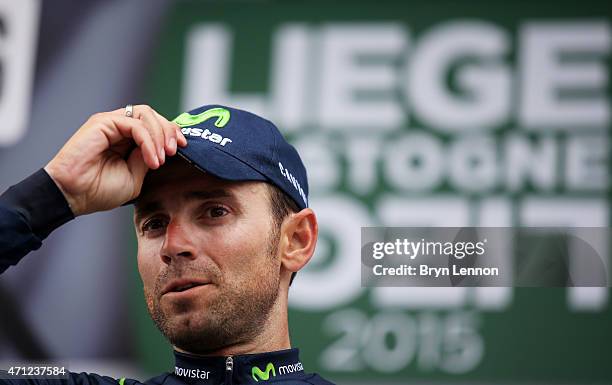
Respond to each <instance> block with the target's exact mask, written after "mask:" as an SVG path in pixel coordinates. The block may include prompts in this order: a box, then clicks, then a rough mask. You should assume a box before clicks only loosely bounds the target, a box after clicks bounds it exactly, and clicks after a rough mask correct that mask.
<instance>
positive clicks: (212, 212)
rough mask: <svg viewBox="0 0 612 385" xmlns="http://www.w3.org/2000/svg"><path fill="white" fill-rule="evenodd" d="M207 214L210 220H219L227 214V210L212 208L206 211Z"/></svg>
mask: <svg viewBox="0 0 612 385" xmlns="http://www.w3.org/2000/svg"><path fill="white" fill-rule="evenodd" d="M208 214H209V215H210V216H211V217H212V218H219V217H223V216H225V215H227V214H229V210H228V209H226V208H225V207H223V206H214V207H211V208H210V209H208Z"/></svg>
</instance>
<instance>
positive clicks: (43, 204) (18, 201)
mask: <svg viewBox="0 0 612 385" xmlns="http://www.w3.org/2000/svg"><path fill="white" fill-rule="evenodd" d="M73 218H74V215H73V214H72V211H71V210H70V207H69V206H68V203H67V202H66V199H65V198H64V195H63V194H62V192H61V191H60V190H59V189H58V188H57V186H56V184H55V183H54V182H53V180H52V179H51V177H49V175H48V174H47V173H46V172H45V171H44V170H42V169H41V170H39V171H37V172H35V173H34V174H32V175H31V176H29V177H28V178H26V179H25V180H23V181H22V182H20V183H18V184H16V185H14V186H12V187H11V188H9V189H8V190H7V191H6V192H5V193H4V194H2V195H1V196H0V273H2V272H4V271H5V270H6V269H7V268H8V267H9V266H10V265H15V264H17V262H19V260H20V259H21V258H22V257H23V256H25V255H26V254H27V253H29V252H30V251H32V250H36V249H38V248H39V247H40V246H41V244H42V241H43V240H44V239H45V238H46V237H47V236H48V235H49V234H50V233H51V231H53V230H54V229H56V228H57V227H59V226H61V225H63V224H64V223H66V222H68V221H69V220H71V219H73Z"/></svg>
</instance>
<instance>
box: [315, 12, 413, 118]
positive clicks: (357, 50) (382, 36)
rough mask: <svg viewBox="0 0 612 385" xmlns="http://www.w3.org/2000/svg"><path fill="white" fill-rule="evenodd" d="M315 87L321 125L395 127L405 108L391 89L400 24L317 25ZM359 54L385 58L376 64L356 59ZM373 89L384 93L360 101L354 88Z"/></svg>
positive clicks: (402, 42) (400, 48) (402, 46)
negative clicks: (318, 46)
mask: <svg viewBox="0 0 612 385" xmlns="http://www.w3.org/2000/svg"><path fill="white" fill-rule="evenodd" d="M320 33H321V54H320V58H321V63H320V64H321V74H320V76H321V82H320V84H321V87H320V89H319V92H318V97H317V100H318V101H319V104H318V106H317V107H316V108H317V110H318V111H319V114H320V121H319V123H320V124H321V126H323V127H329V128H332V129H333V128H336V129H343V128H344V129H347V128H348V129H351V130H354V129H364V128H365V129H367V128H370V127H372V126H375V127H376V128H377V129H378V130H388V129H393V128H398V127H401V126H402V125H403V123H404V120H405V111H403V110H402V106H401V104H400V103H399V100H397V98H394V97H393V95H394V93H396V92H397V88H398V84H400V77H399V76H400V73H399V71H397V68H394V67H397V66H394V65H393V64H392V63H393V61H397V60H399V58H400V57H401V53H402V52H404V51H405V50H406V39H407V37H406V33H405V31H404V28H403V26H402V25H401V24H393V23H367V24H366V23H364V24H355V23H351V24H347V25H342V24H329V25H326V26H325V27H323V28H322V29H321V32H320ZM363 58H377V59H381V58H382V59H386V61H385V63H384V64H381V63H380V60H379V61H378V62H377V64H376V65H374V64H370V65H364V64H359V62H358V60H359V59H363ZM360 91H361V92H379V93H383V94H384V95H386V96H384V97H380V98H376V99H373V100H365V101H360V100H359V99H358V98H356V97H355V94H356V93H357V92H360Z"/></svg>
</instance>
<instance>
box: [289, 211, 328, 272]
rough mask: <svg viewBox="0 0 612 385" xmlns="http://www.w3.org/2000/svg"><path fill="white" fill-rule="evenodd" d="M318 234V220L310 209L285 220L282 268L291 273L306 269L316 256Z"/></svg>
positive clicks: (291, 215)
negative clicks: (305, 266)
mask: <svg viewBox="0 0 612 385" xmlns="http://www.w3.org/2000/svg"><path fill="white" fill-rule="evenodd" d="M318 233H319V226H318V224H317V218H316V216H315V214H314V211H312V209H310V208H305V209H303V210H302V211H300V212H298V213H293V214H290V215H289V216H288V217H287V218H285V220H284V221H283V225H282V226H281V243H280V250H279V252H280V257H281V265H282V267H283V268H284V269H286V270H288V271H289V272H291V273H293V272H296V271H298V270H300V269H301V268H302V267H304V265H306V264H307V263H308V261H310V258H311V257H312V255H313V254H314V250H315V246H316V244H317V236H318Z"/></svg>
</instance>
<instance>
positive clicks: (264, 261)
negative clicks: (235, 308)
mask: <svg viewBox="0 0 612 385" xmlns="http://www.w3.org/2000/svg"><path fill="white" fill-rule="evenodd" d="M269 230H270V228H269V226H268V225H267V224H266V223H265V222H264V223H259V222H254V223H249V224H247V223H242V224H240V225H238V226H235V227H234V228H233V229H231V230H229V231H227V232H225V233H223V234H218V236H215V237H211V238H210V241H209V243H208V247H210V248H209V250H210V254H209V255H213V256H216V257H217V261H216V262H217V264H218V265H219V267H220V268H221V270H222V271H224V273H225V274H226V275H228V276H232V277H233V279H235V280H238V281H242V280H244V279H245V278H246V277H248V278H249V279H252V278H253V276H255V275H257V274H259V273H260V272H261V271H262V270H263V269H264V268H265V267H268V266H269V263H270V260H272V259H273V256H269V255H268V239H269V236H270V235H269V232H268V231H269Z"/></svg>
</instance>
